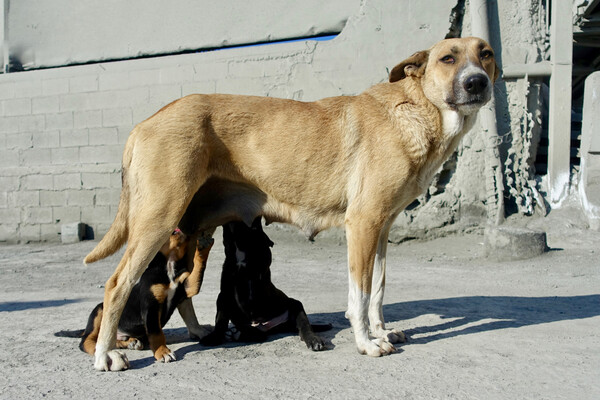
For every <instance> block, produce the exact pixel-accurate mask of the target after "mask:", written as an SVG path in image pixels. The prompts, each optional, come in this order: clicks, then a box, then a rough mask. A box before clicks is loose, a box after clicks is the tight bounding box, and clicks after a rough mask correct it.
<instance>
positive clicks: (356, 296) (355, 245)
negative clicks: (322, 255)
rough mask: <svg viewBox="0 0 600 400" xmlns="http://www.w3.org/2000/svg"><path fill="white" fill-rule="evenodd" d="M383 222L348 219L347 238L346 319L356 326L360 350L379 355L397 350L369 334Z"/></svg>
mask: <svg viewBox="0 0 600 400" xmlns="http://www.w3.org/2000/svg"><path fill="white" fill-rule="evenodd" d="M380 233H381V225H380V224H374V223H372V222H371V221H370V220H369V219H367V218H358V217H356V218H350V217H347V218H346V238H347V241H348V269H349V274H348V284H349V288H348V311H347V312H346V318H348V319H349V320H350V323H351V324H352V328H353V329H354V337H355V340H356V346H357V348H358V352H359V353H361V354H368V355H370V356H372V357H379V356H381V355H386V354H389V353H392V352H393V351H395V348H394V346H393V345H392V344H390V343H389V342H388V341H386V340H383V339H381V338H375V339H373V340H371V339H370V337H369V328H368V321H367V315H368V309H369V300H370V297H371V287H372V279H373V265H374V261H375V253H376V250H377V243H378V240H379V236H380Z"/></svg>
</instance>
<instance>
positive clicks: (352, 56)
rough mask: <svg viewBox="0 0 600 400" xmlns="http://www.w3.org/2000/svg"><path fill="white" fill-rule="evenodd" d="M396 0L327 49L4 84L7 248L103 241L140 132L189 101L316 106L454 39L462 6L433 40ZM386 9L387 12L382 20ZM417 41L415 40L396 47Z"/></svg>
mask: <svg viewBox="0 0 600 400" xmlns="http://www.w3.org/2000/svg"><path fill="white" fill-rule="evenodd" d="M414 3H415V5H414V7H415V11H414V13H413V14H409V13H401V12H400V10H399V8H398V7H396V6H394V4H396V3H394V2H393V1H391V0H379V1H372V2H369V3H368V5H365V6H363V7H361V9H360V10H359V12H358V14H357V15H355V16H353V17H352V18H350V20H349V21H348V23H347V24H346V27H345V29H344V31H343V32H342V33H341V34H340V35H339V36H338V37H337V38H335V39H334V40H331V41H328V42H314V41H309V42H302V41H301V42H292V43H278V44H272V45H268V46H258V47H245V48H237V49H228V50H220V51H213V52H207V53H198V54H187V55H178V56H169V57H159V58H148V59H139V60H130V61H120V62H112V63H102V64H92V65H83V66H75V67H64V68H56V69H46V70H36V71H30V72H18V73H9V74H0V242H19V241H20V242H27V241H40V240H41V241H56V240H60V236H59V234H60V227H61V225H62V224H65V223H72V222H84V223H86V224H88V225H89V226H91V227H92V229H93V231H94V233H95V236H96V238H98V237H101V236H102V235H103V234H104V233H105V232H106V231H107V230H108V227H109V226H110V224H111V222H112V220H113V218H114V215H115V214H116V208H117V205H118V200H119V193H120V187H121V177H120V167H121V166H120V162H121V154H122V150H123V146H124V143H125V141H126V139H127V137H128V134H129V132H130V131H131V129H132V128H133V126H134V125H135V124H136V123H138V122H140V121H142V120H144V119H145V118H147V117H149V116H150V115H152V114H153V113H154V112H156V111H157V110H158V109H160V108H161V107H163V106H164V105H165V104H167V103H169V102H170V101H172V100H175V99H177V98H179V97H181V96H184V95H187V94H190V93H212V92H220V93H238V94H253V95H267V96H275V97H286V98H295V99H300V100H314V99H317V98H322V97H326V96H333V95H340V94H356V93H358V92H360V91H362V90H364V89H366V88H367V87H369V86H370V85H372V84H374V83H377V82H380V81H383V80H385V79H386V77H387V69H391V68H392V67H393V66H394V65H395V64H396V63H397V62H400V61H402V59H404V58H406V57H407V56H409V55H410V54H412V53H413V52H414V51H417V50H421V49H425V48H428V47H429V46H430V45H431V44H432V43H434V42H436V41H438V40H439V39H441V38H443V37H444V35H445V34H446V32H447V29H448V25H449V24H447V23H446V21H447V20H448V15H449V14H450V10H451V8H452V6H453V2H451V1H444V2H443V3H440V5H439V6H438V7H436V9H435V10H430V11H429V16H428V19H429V20H439V21H444V23H443V24H431V26H428V27H427V29H425V28H424V27H423V24H422V21H420V20H419V19H417V18H414V15H419V14H420V13H419V11H418V7H419V6H418V4H420V3H419V2H417V1H415V2H414ZM381 9H388V10H389V12H387V13H381V12H380V10H381ZM407 32H418V33H419V35H418V37H417V36H415V35H412V36H411V37H415V39H414V40H411V41H399V40H398V37H401V36H404V35H406V34H407Z"/></svg>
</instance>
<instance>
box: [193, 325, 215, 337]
mask: <svg viewBox="0 0 600 400" xmlns="http://www.w3.org/2000/svg"><path fill="white" fill-rule="evenodd" d="M188 334H189V335H190V339H192V340H202V339H203V338H205V337H206V336H208V335H209V334H210V325H198V326H196V327H193V328H188Z"/></svg>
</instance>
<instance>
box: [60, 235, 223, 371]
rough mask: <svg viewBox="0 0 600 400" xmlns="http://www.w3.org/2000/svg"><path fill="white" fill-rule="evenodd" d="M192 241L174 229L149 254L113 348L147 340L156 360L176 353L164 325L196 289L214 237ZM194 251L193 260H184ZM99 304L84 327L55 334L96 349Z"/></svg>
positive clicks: (136, 345) (141, 344) (141, 345)
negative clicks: (154, 251) (152, 253)
mask: <svg viewBox="0 0 600 400" xmlns="http://www.w3.org/2000/svg"><path fill="white" fill-rule="evenodd" d="M190 241H191V240H190V238H189V237H188V236H186V235H184V234H183V233H182V232H181V231H180V230H179V229H177V230H176V231H175V232H173V234H172V235H171V237H170V238H169V240H168V241H167V242H166V243H165V244H164V245H163V246H162V248H161V249H160V251H159V252H158V253H157V254H156V256H155V257H154V259H152V261H151V262H150V264H149V265H148V268H147V269H146V271H144V273H143V275H142V277H141V278H140V280H139V282H138V283H136V284H135V286H134V287H133V289H132V291H131V295H130V296H129V299H128V300H127V303H126V305H125V309H124V310H123V314H122V315H121V319H120V320H119V329H118V332H117V348H119V349H125V348H129V349H134V350H141V349H143V348H144V347H146V346H148V345H149V347H150V349H151V350H152V352H153V353H154V357H155V358H156V360H157V361H162V362H170V361H173V360H175V354H174V353H173V352H172V351H171V350H170V349H169V348H168V347H167V345H166V338H165V335H164V333H163V329H162V328H163V326H165V324H166V323H167V321H168V320H169V318H170V317H171V315H172V314H173V312H174V311H175V308H177V307H178V306H179V305H180V304H181V303H182V302H183V301H184V300H186V299H188V298H191V297H192V296H194V295H196V294H197V293H198V292H199V290H200V285H201V284H202V278H203V276H204V269H205V268H206V260H207V257H208V253H209V251H210V248H211V247H212V244H213V242H214V241H213V240H212V239H209V240H206V239H204V238H201V239H199V240H198V241H197V242H196V243H195V245H196V246H195V254H193V253H191V251H193V249H190V248H189V245H190V244H191V243H190ZM192 254H193V257H194V258H193V264H192V262H190V261H188V260H189V257H191V256H192ZM103 309H104V307H103V303H100V304H98V305H97V306H96V307H95V308H94V310H93V311H92V312H91V314H90V317H89V319H88V324H87V327H86V328H85V330H76V331H60V332H57V333H55V335H56V336H62V337H80V338H81V343H80V344H79V348H80V349H81V350H82V351H84V352H86V353H88V354H90V355H94V352H95V350H96V341H97V339H98V333H99V331H100V323H101V322H102V314H103ZM188 329H189V327H188ZM190 333H191V331H190Z"/></svg>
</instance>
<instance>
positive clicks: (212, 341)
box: [200, 332, 225, 346]
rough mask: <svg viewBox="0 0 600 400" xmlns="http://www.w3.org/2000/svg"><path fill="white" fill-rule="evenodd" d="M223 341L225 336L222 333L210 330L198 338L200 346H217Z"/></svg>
mask: <svg viewBox="0 0 600 400" xmlns="http://www.w3.org/2000/svg"><path fill="white" fill-rule="evenodd" d="M224 341H225V337H224V336H223V335H220V334H217V333H215V332H212V333H209V334H208V335H206V336H204V337H203V338H202V339H200V344H201V345H202V346H218V345H220V344H222V343H223V342H224Z"/></svg>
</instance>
